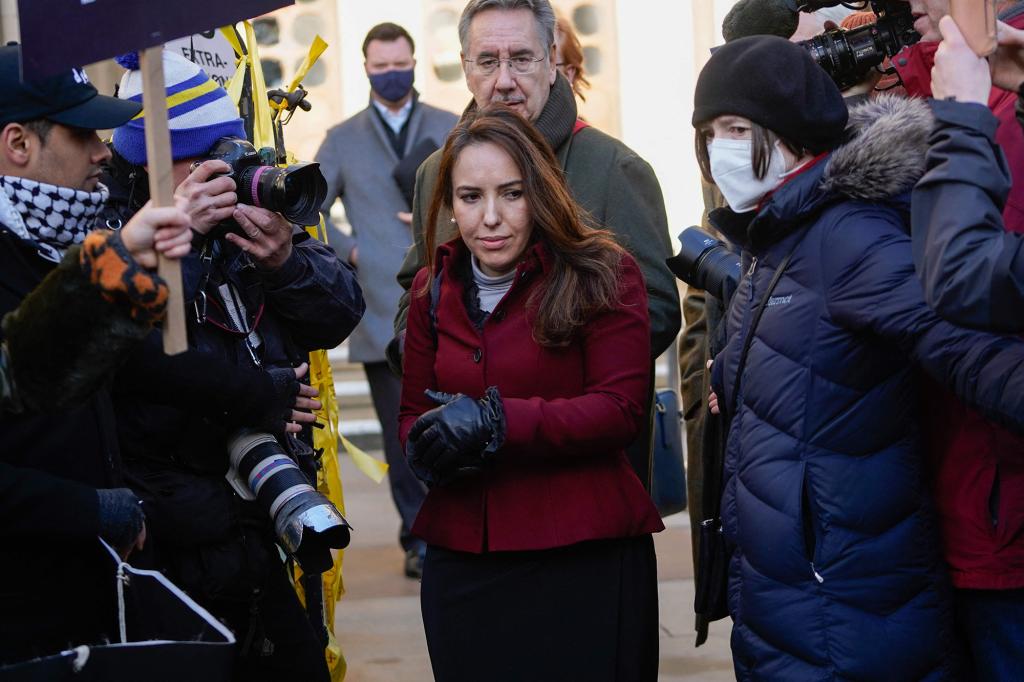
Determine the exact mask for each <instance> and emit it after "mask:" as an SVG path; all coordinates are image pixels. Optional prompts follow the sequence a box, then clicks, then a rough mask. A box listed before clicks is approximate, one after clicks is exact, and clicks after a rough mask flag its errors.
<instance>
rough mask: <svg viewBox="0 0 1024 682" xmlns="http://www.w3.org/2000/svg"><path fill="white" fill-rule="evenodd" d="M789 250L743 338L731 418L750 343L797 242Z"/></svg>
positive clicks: (731, 405) (734, 409) (734, 383)
mask: <svg viewBox="0 0 1024 682" xmlns="http://www.w3.org/2000/svg"><path fill="white" fill-rule="evenodd" d="M799 243H800V242H799V241H797V242H796V243H795V244H794V245H793V248H791V249H790V250H789V253H787V254H786V257H785V258H783V259H782V262H781V263H779V267H778V268H776V269H775V274H774V275H772V280H771V282H770V283H769V284H768V289H767V290H766V291H765V292H764V296H762V297H761V302H760V303H759V304H758V306H757V310H756V311H754V318H753V319H752V320H751V321H750V328H749V329H747V336H746V338H744V339H743V348H742V350H740V359H739V362H738V363H737V365H736V378H735V379H734V380H733V383H732V402H731V404H730V405H729V408H730V409H729V418H730V419H731V418H732V417H733V416H735V415H736V408H737V401H738V400H739V390H740V378H741V377H742V376H743V370H744V368H745V367H746V365H747V354H748V353H749V352H750V345H751V344H752V343H753V342H754V333H755V332H756V331H757V324H758V323H759V322H760V321H761V315H763V314H764V309H765V308H767V307H768V299H770V298H771V295H772V292H773V291H775V285H777V284H778V283H779V280H780V279H782V273H784V272H785V271H786V268H787V267H789V261H790V260H792V259H793V252H794V251H795V250H796V244H799Z"/></svg>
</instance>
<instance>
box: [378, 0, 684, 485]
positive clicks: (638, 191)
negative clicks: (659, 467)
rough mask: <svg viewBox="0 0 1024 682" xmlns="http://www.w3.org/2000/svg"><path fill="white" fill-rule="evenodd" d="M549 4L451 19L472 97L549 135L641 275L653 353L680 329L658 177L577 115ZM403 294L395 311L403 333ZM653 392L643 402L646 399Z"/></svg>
mask: <svg viewBox="0 0 1024 682" xmlns="http://www.w3.org/2000/svg"><path fill="white" fill-rule="evenodd" d="M554 35H555V14H554V11H553V10H552V9H551V4H550V3H549V2H548V0H470V1H469V3H468V4H467V5H466V7H465V9H463V11H462V17H461V19H460V20H459V40H460V42H461V44H462V58H463V68H464V70H465V73H466V84H467V85H468V86H469V90H470V92H472V94H473V102H472V103H471V104H470V107H476V106H484V105H486V104H490V103H493V102H503V103H505V104H507V105H509V106H510V107H512V108H513V109H515V110H516V111H518V112H519V113H520V114H521V115H523V116H525V117H526V118H528V119H529V120H530V121H531V122H532V123H533V125H534V126H536V128H537V130H538V131H539V132H540V133H541V135H543V136H544V138H545V139H546V140H547V141H548V143H550V144H551V148H552V149H553V150H554V151H555V156H557V157H558V161H559V163H560V164H561V166H562V168H563V169H565V175H566V180H567V181H568V184H569V189H570V190H572V193H573V198H574V199H576V201H577V202H578V203H579V204H580V206H582V207H583V208H584V209H585V210H586V211H587V213H588V214H589V215H590V217H591V218H592V219H593V220H594V222H595V223H596V224H597V226H599V227H603V228H607V229H608V230H609V231H610V232H611V233H612V234H613V235H614V236H615V239H616V240H617V241H618V242H619V244H620V245H622V246H623V247H624V248H625V249H626V250H627V251H629V253H630V254H632V256H633V257H634V258H636V261H637V263H638V264H639V266H640V269H641V270H642V271H643V274H644V279H645V280H646V282H647V296H648V307H649V311H650V318H651V353H652V357H651V362H652V365H651V379H652V386H653V379H654V366H653V361H654V359H655V358H657V357H658V356H659V355H661V353H663V352H664V351H665V349H667V348H668V347H669V345H670V344H671V343H672V341H673V340H674V339H675V337H676V334H678V333H679V325H680V311H679V291H678V289H677V288H676V281H675V278H674V277H673V276H672V273H671V272H669V269H668V266H666V265H665V259H666V258H668V257H670V256H671V255H672V247H671V243H670V241H669V235H668V220H667V218H666V216H665V203H664V199H663V197H662V194H661V186H660V185H659V184H658V179H657V177H655V175H654V171H653V170H652V169H651V166H650V164H648V163H647V162H646V161H644V160H643V159H642V158H640V156H638V155H637V154H636V152H634V151H633V150H632V149H630V148H629V147H627V146H626V145H624V144H622V142H620V141H619V140H616V139H615V138H613V137H610V136H609V135H606V134H605V133H602V132H601V131H599V130H597V129H596V128H594V127H593V126H589V125H587V124H586V123H584V122H583V121H581V120H579V119H578V118H577V112H576V100H575V99H574V97H573V92H572V88H571V87H570V85H569V82H568V81H566V80H565V78H564V77H562V76H561V75H560V74H559V73H558V71H557V69H556V68H555V66H556V63H555V38H554ZM440 161H441V155H440V154H439V153H438V154H434V155H433V156H431V157H430V158H429V159H427V161H426V162H424V164H423V165H422V166H421V167H420V172H419V174H418V175H417V178H416V200H415V205H414V206H413V235H414V237H415V248H413V249H410V250H409V254H408V255H407V256H406V259H405V262H404V263H403V264H402V268H401V270H400V271H399V272H398V281H399V283H400V284H401V285H402V286H403V287H404V288H405V289H408V288H409V287H410V286H412V280H413V277H415V276H416V273H417V271H419V269H420V268H421V267H423V263H424V254H423V235H424V225H423V222H424V221H425V220H426V214H427V207H428V205H429V203H430V196H431V194H432V193H433V191H434V185H435V184H436V182H437V174H438V169H439V166H440ZM437 234H438V243H442V242H444V241H446V240H448V239H450V238H451V237H453V236H455V234H456V231H455V230H454V228H453V226H452V225H447V224H442V225H440V226H439V229H438V233H437ZM408 300H409V299H408V294H406V295H405V296H404V297H403V299H402V305H401V308H400V310H399V313H398V316H397V317H396V319H395V334H396V337H397V338H399V339H401V337H402V335H403V334H404V333H405V319H406V314H407V311H408ZM653 399H654V398H653V392H652V396H651V403H652V405H653ZM629 457H630V461H631V463H632V464H633V467H634V468H635V469H636V471H637V474H638V476H639V477H640V480H641V481H642V482H643V483H644V485H645V486H647V485H649V484H650V473H651V459H650V440H649V438H641V439H640V441H639V442H638V443H636V444H634V446H631V447H630V449H629Z"/></svg>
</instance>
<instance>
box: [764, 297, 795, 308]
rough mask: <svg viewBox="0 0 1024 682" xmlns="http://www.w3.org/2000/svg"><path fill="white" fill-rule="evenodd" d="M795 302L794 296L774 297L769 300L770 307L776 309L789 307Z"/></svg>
mask: <svg viewBox="0 0 1024 682" xmlns="http://www.w3.org/2000/svg"><path fill="white" fill-rule="evenodd" d="M792 301H793V294H790V295H789V296H772V297H771V298H769V299H768V307H769V308H774V307H775V306H777V305H789V304H790V303H791V302H792Z"/></svg>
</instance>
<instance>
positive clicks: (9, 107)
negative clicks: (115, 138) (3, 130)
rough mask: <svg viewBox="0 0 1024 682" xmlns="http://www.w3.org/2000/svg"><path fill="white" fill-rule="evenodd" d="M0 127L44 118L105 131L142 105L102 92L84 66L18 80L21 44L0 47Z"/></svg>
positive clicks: (125, 118)
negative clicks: (35, 77) (90, 80)
mask: <svg viewBox="0 0 1024 682" xmlns="http://www.w3.org/2000/svg"><path fill="white" fill-rule="evenodd" d="M0 93H3V95H2V96H0V126H5V125H7V124H8V123H14V122H19V123H20V122H24V121H31V120H33V119H37V118H45V119H47V120H50V121H54V122H55V123H62V124H64V125H67V126H74V127H76V128H86V129H89V130H104V129H107V128H117V127H118V126H121V125H124V124H125V123H127V122H128V121H130V120H131V119H132V118H134V117H135V115H136V114H138V113H139V112H140V111H142V104H140V103H138V102H131V101H129V100H123V99H117V98H116V97H107V96H105V95H101V94H100V93H99V91H97V90H96V88H95V86H93V84H92V83H90V82H89V78H88V77H87V76H86V75H85V70H84V69H77V68H76V69H70V70H68V71H66V72H65V73H62V74H59V75H57V76H51V77H49V78H43V79H40V80H35V81H29V82H23V81H22V80H21V46H20V45H17V44H8V45H5V46H3V47H0Z"/></svg>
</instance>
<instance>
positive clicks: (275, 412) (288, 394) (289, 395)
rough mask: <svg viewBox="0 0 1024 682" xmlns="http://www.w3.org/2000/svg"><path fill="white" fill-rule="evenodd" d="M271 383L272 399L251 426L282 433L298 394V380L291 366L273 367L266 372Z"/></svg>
mask: <svg viewBox="0 0 1024 682" xmlns="http://www.w3.org/2000/svg"><path fill="white" fill-rule="evenodd" d="M266 373H267V374H268V375H269V376H270V383H271V384H272V385H273V396H274V398H273V400H272V401H271V402H268V403H266V411H265V412H264V413H263V415H262V416H261V417H260V418H259V419H258V420H257V423H255V424H253V426H255V427H257V428H260V429H263V430H265V431H268V432H270V433H272V434H274V435H281V434H283V433H284V427H285V424H286V423H287V422H290V421H291V420H292V410H293V409H295V399H296V398H297V397H298V395H299V380H298V379H296V378H295V370H293V369H292V368H291V367H275V368H273V369H268V370H267V372H266Z"/></svg>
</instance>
